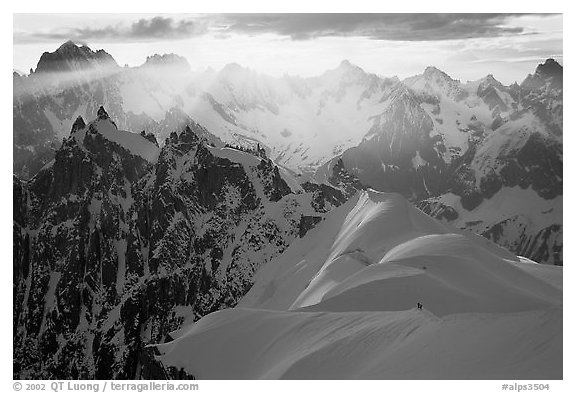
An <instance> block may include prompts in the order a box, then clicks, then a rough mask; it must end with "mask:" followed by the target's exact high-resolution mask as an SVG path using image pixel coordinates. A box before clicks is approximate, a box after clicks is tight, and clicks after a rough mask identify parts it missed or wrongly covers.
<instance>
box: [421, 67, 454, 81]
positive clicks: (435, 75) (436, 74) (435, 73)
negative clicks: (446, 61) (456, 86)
mask: <svg viewBox="0 0 576 393" xmlns="http://www.w3.org/2000/svg"><path fill="white" fill-rule="evenodd" d="M423 75H424V77H425V78H427V79H439V78H440V79H447V80H450V81H454V80H453V79H452V78H451V77H450V75H448V74H447V73H445V72H444V71H442V70H440V69H438V68H436V67H433V66H428V67H426V69H425V70H424V74H423Z"/></svg>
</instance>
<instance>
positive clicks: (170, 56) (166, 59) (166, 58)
mask: <svg viewBox="0 0 576 393" xmlns="http://www.w3.org/2000/svg"><path fill="white" fill-rule="evenodd" d="M150 66H155V67H166V66H170V67H176V68H178V69H181V70H183V71H190V70H191V68H190V64H189V63H188V60H186V58H184V57H182V56H179V55H177V54H174V53H166V54H163V55H159V54H154V55H153V56H147V57H146V61H145V62H144V64H143V65H142V67H150Z"/></svg>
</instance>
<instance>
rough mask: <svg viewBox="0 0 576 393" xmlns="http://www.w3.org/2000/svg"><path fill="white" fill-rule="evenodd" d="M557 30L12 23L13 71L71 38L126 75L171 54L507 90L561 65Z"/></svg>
mask: <svg viewBox="0 0 576 393" xmlns="http://www.w3.org/2000/svg"><path fill="white" fill-rule="evenodd" d="M562 30H563V29H562V15H552V14H547V15H542V14H539V15H537V14H524V15H521V14H203V15H183V14H178V15H170V14H158V15H155V14H15V15H14V30H13V32H14V68H15V69H18V70H21V71H28V70H29V69H30V68H36V64H37V62H38V59H39V58H40V56H41V54H42V53H43V52H45V51H53V50H55V49H56V48H57V47H58V46H60V45H61V44H62V43H63V42H64V41H66V40H68V39H71V40H73V41H75V42H78V43H86V44H87V45H88V46H90V47H91V48H92V49H105V50H106V51H107V52H108V53H110V54H111V55H112V56H113V57H114V58H115V59H116V61H117V62H118V64H120V65H124V64H128V65H130V66H137V65H140V64H142V63H143V62H144V61H145V59H146V56H149V55H152V54H154V53H159V54H163V53H176V54H179V55H182V56H184V57H186V58H187V59H188V61H189V63H190V65H191V66H192V68H194V69H202V68H206V67H212V68H214V69H216V70H218V69H220V68H222V67H223V66H224V65H225V64H227V63H232V62H236V63H238V64H241V65H243V66H246V67H249V68H251V69H254V70H256V71H258V72H262V73H266V74H270V75H277V76H280V75H282V74H285V73H287V74H292V75H301V76H311V75H318V74H321V73H322V72H324V71H325V70H327V69H331V68H335V67H336V66H337V65H338V64H339V63H340V62H341V61H342V60H343V59H348V60H349V61H351V62H352V63H354V64H357V65H359V66H361V67H362V68H364V69H365V70H366V71H369V72H373V73H377V74H379V75H383V76H394V75H397V76H399V77H400V78H404V77H407V76H411V75H414V74H418V73H421V72H422V71H423V70H424V68H425V67H426V66H428V65H434V66H436V67H438V68H440V69H442V70H444V71H445V72H447V73H448V74H450V75H451V76H452V77H453V78H455V79H460V80H462V81H466V80H474V79H479V78H481V77H483V76H485V75H487V74H489V73H491V74H494V76H495V77H496V78H497V79H499V80H500V81H502V82H504V83H512V82H514V81H521V80H522V79H523V78H524V77H525V76H526V74H528V73H530V72H533V70H534V69H535V67H536V65H537V64H538V63H541V62H542V61H543V60H545V59H546V58H548V57H553V58H555V59H556V60H558V61H559V62H560V63H562V60H563V59H562V55H563V52H562Z"/></svg>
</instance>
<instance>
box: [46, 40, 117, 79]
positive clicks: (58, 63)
mask: <svg viewBox="0 0 576 393" xmlns="http://www.w3.org/2000/svg"><path fill="white" fill-rule="evenodd" d="M96 67H118V64H117V63H116V61H115V60H114V58H113V57H112V56H111V55H110V54H109V53H107V52H106V51H105V50H103V49H99V50H97V51H93V50H92V49H90V48H89V47H88V46H86V45H82V46H78V45H76V44H75V43H74V42H72V41H70V40H69V41H66V42H65V43H63V44H62V45H60V47H59V48H58V49H56V50H55V51H54V52H44V53H43V54H42V56H41V57H40V60H39V61H38V65H37V66H36V72H39V73H48V72H66V71H80V70H86V69H92V68H96Z"/></svg>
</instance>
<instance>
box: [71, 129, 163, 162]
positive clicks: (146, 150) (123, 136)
mask: <svg viewBox="0 0 576 393" xmlns="http://www.w3.org/2000/svg"><path fill="white" fill-rule="evenodd" d="M90 125H93V126H94V129H95V130H96V132H97V133H98V134H100V135H102V136H103V137H104V138H106V139H108V140H109V141H111V142H114V143H116V144H117V145H120V146H122V147H123V148H125V149H126V150H128V151H129V152H130V153H132V154H133V155H136V156H140V157H142V158H143V159H145V160H146V161H148V162H155V161H156V159H157V158H158V154H159V152H160V148H159V147H158V146H156V145H155V144H153V143H152V142H150V141H149V140H147V139H146V138H144V137H143V136H141V135H140V134H136V133H133V132H130V131H122V130H119V129H117V128H116V125H115V124H114V123H113V122H112V121H111V120H110V119H96V120H94V121H93V122H91V123H90V124H89V125H88V127H86V128H84V129H82V130H79V131H78V132H76V133H75V134H74V138H75V139H76V140H77V141H78V142H80V143H83V141H84V138H85V137H86V135H87V134H89V127H90Z"/></svg>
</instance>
